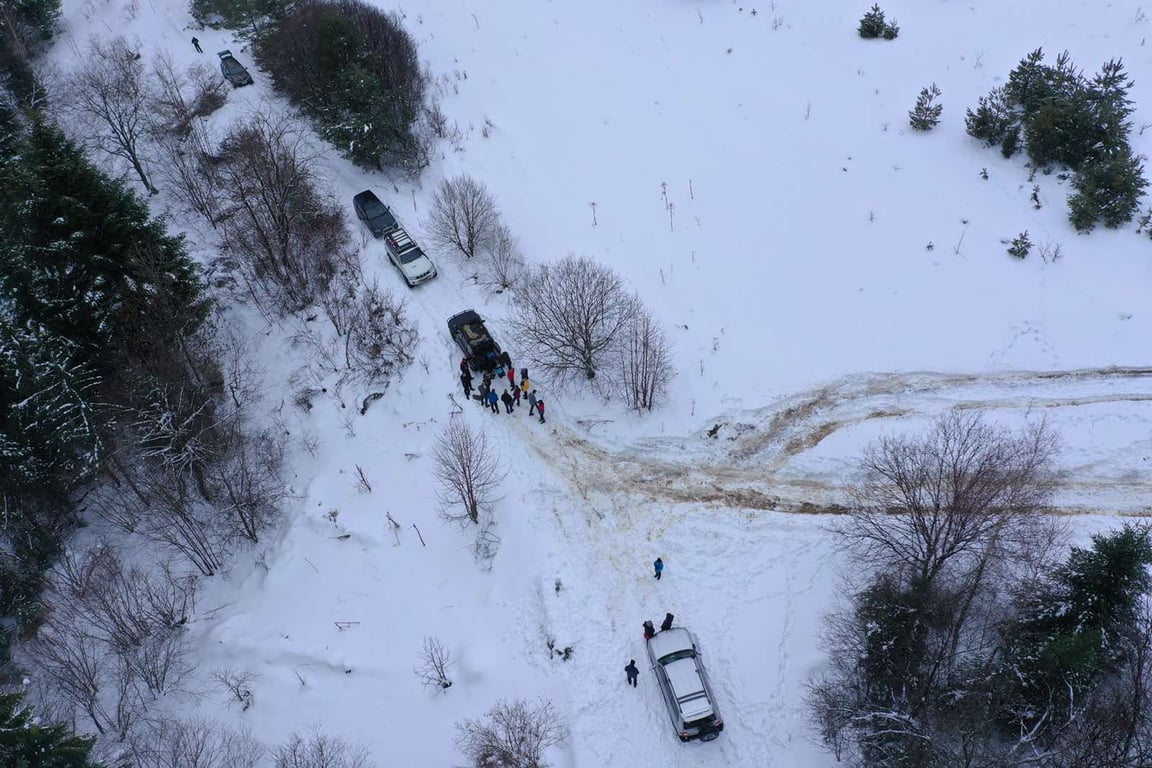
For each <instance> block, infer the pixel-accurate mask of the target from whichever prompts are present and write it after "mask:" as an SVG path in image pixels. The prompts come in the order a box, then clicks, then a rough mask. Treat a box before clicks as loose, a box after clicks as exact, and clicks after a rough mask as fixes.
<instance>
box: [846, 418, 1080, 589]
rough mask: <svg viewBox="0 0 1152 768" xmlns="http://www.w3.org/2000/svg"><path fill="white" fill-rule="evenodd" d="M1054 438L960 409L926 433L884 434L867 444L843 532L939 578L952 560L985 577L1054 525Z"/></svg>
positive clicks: (886, 561)
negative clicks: (1003, 559) (1048, 514)
mask: <svg viewBox="0 0 1152 768" xmlns="http://www.w3.org/2000/svg"><path fill="white" fill-rule="evenodd" d="M1055 453H1056V437H1055V435H1053V434H1052V432H1051V431H1050V430H1049V429H1048V428H1047V427H1046V426H1045V425H1044V424H1040V425H1037V426H1034V427H1032V428H1029V429H1028V430H1026V431H1025V432H1023V433H1021V434H1018V435H1016V434H1012V433H1010V432H1008V431H1006V430H1004V429H1001V428H997V427H995V426H993V425H990V424H987V423H986V422H985V421H984V420H983V419H982V418H981V416H980V415H979V414H978V413H974V412H968V413H965V412H960V411H953V412H950V413H948V414H947V415H945V416H943V417H942V418H940V419H939V420H938V421H937V422H936V423H935V424H934V425H933V427H932V429H931V430H930V431H929V433H928V434H927V435H926V436H924V437H923V438H915V437H908V436H901V437H883V438H881V439H880V440H878V441H877V442H875V443H873V444H872V445H870V446H869V447H868V448H866V449H865V451H864V456H863V459H862V461H861V472H860V478H859V480H858V482H857V483H856V484H855V486H854V487H853V489H852V491H851V494H852V503H851V506H850V515H849V516H848V518H847V519H846V521H845V524H844V525H842V526H840V527H839V528H838V529H837V530H838V532H839V533H840V534H841V535H842V536H844V538H845V539H846V540H847V542H848V544H849V545H850V546H851V547H852V549H853V551H854V552H856V553H857V554H858V555H859V556H860V557H861V558H862V559H863V560H864V561H865V562H866V563H868V564H869V565H872V566H875V567H876V568H878V569H886V570H891V571H896V572H901V573H906V574H908V575H910V576H915V577H916V578H918V579H920V580H921V581H922V582H924V583H931V582H932V581H934V580H935V579H936V577H937V576H939V575H940V574H941V572H942V571H943V570H944V569H945V568H946V567H947V568H951V569H953V570H954V571H964V572H968V573H969V574H970V575H971V576H974V577H977V578H979V577H980V575H981V573H982V571H983V569H985V568H986V567H987V566H988V565H989V564H990V562H991V561H992V560H994V559H996V558H998V557H1002V556H1003V555H1004V554H1005V553H1006V552H1010V551H1015V550H1016V549H1019V548H1023V547H1028V546H1031V545H1032V544H1033V543H1034V542H1035V541H1036V540H1037V539H1038V538H1039V539H1041V540H1044V539H1047V538H1048V535H1047V534H1046V533H1043V535H1039V536H1038V534H1041V533H1042V529H1045V528H1047V527H1048V525H1050V520H1049V519H1048V518H1046V516H1045V515H1044V512H1046V511H1047V510H1048V504H1049V502H1050V500H1051V498H1052V492H1053V490H1054V488H1055V485H1056V480H1057V477H1056V473H1055V471H1054V468H1053V461H1054V458H1055Z"/></svg>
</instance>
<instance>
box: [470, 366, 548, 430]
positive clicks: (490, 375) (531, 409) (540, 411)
mask: <svg viewBox="0 0 1152 768" xmlns="http://www.w3.org/2000/svg"><path fill="white" fill-rule="evenodd" d="M505 378H507V379H508V386H507V387H505V388H504V392H503V394H499V395H498V394H496V390H497V389H498V388H499V387H502V386H504V379H505ZM460 386H462V387H463V388H464V397H469V398H470V397H472V367H471V366H470V365H469V363H468V358H466V357H465V358H461V360H460ZM477 394H478V395H479V398H478V399H479V401H480V404H481V405H483V406H485V407H487V408H490V409H491V410H492V413H500V404H501V403H503V405H504V412H505V413H512V412H513V409H515V408H517V407H519V406H520V401H521V400H527V401H528V414H529V415H530V416H539V417H540V423H541V424H544V423H545V422H544V399H543V398H540V397H537V396H536V390H535V389H533V388H532V384H531V382H530V381H529V379H528V369H527V368H521V369H520V383H519V384H517V383H516V369H515V368H514V367H513V366H512V364H511V362H509V363H508V364H507V365H503V364H500V365H497V366H496V368H495V369H493V370H488V371H484V376H483V378H482V379H481V381H480V386H479V387H478V388H477Z"/></svg>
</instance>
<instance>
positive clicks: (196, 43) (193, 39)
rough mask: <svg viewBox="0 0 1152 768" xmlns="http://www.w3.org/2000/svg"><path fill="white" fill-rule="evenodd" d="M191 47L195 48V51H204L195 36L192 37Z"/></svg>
mask: <svg viewBox="0 0 1152 768" xmlns="http://www.w3.org/2000/svg"><path fill="white" fill-rule="evenodd" d="M192 47H193V48H195V49H196V53H204V51H203V50H202V49H201V48H200V41H199V40H197V39H196V38H192Z"/></svg>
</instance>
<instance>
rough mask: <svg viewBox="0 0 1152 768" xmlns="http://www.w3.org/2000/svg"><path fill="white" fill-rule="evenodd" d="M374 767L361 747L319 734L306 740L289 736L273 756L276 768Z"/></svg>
mask: <svg viewBox="0 0 1152 768" xmlns="http://www.w3.org/2000/svg"><path fill="white" fill-rule="evenodd" d="M373 765H374V763H373V762H372V758H371V757H370V755H369V754H368V750H367V749H365V748H364V747H361V746H356V745H353V744H349V743H348V742H347V741H345V740H344V739H342V738H340V737H339V736H329V735H327V734H325V733H320V732H319V731H316V732H313V733H312V734H311V735H309V736H308V738H307V739H305V738H304V737H302V736H301V735H300V734H298V733H294V734H292V737H291V738H290V739H289V740H288V743H287V744H285V745H284V746H282V747H280V748H279V749H277V750H276V754H275V766H276V768H372V767H373Z"/></svg>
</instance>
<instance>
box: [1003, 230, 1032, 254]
mask: <svg viewBox="0 0 1152 768" xmlns="http://www.w3.org/2000/svg"><path fill="white" fill-rule="evenodd" d="M1031 250H1032V241H1031V240H1030V239H1029V238H1028V230H1024V231H1023V232H1021V233H1020V234H1019V235H1017V236H1016V237H1014V238H1012V245H1011V247H1009V248H1008V255H1009V256H1015V257H1016V258H1018V259H1022V258H1024V257H1025V256H1027V255H1028V253H1029V252H1030V251H1031Z"/></svg>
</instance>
